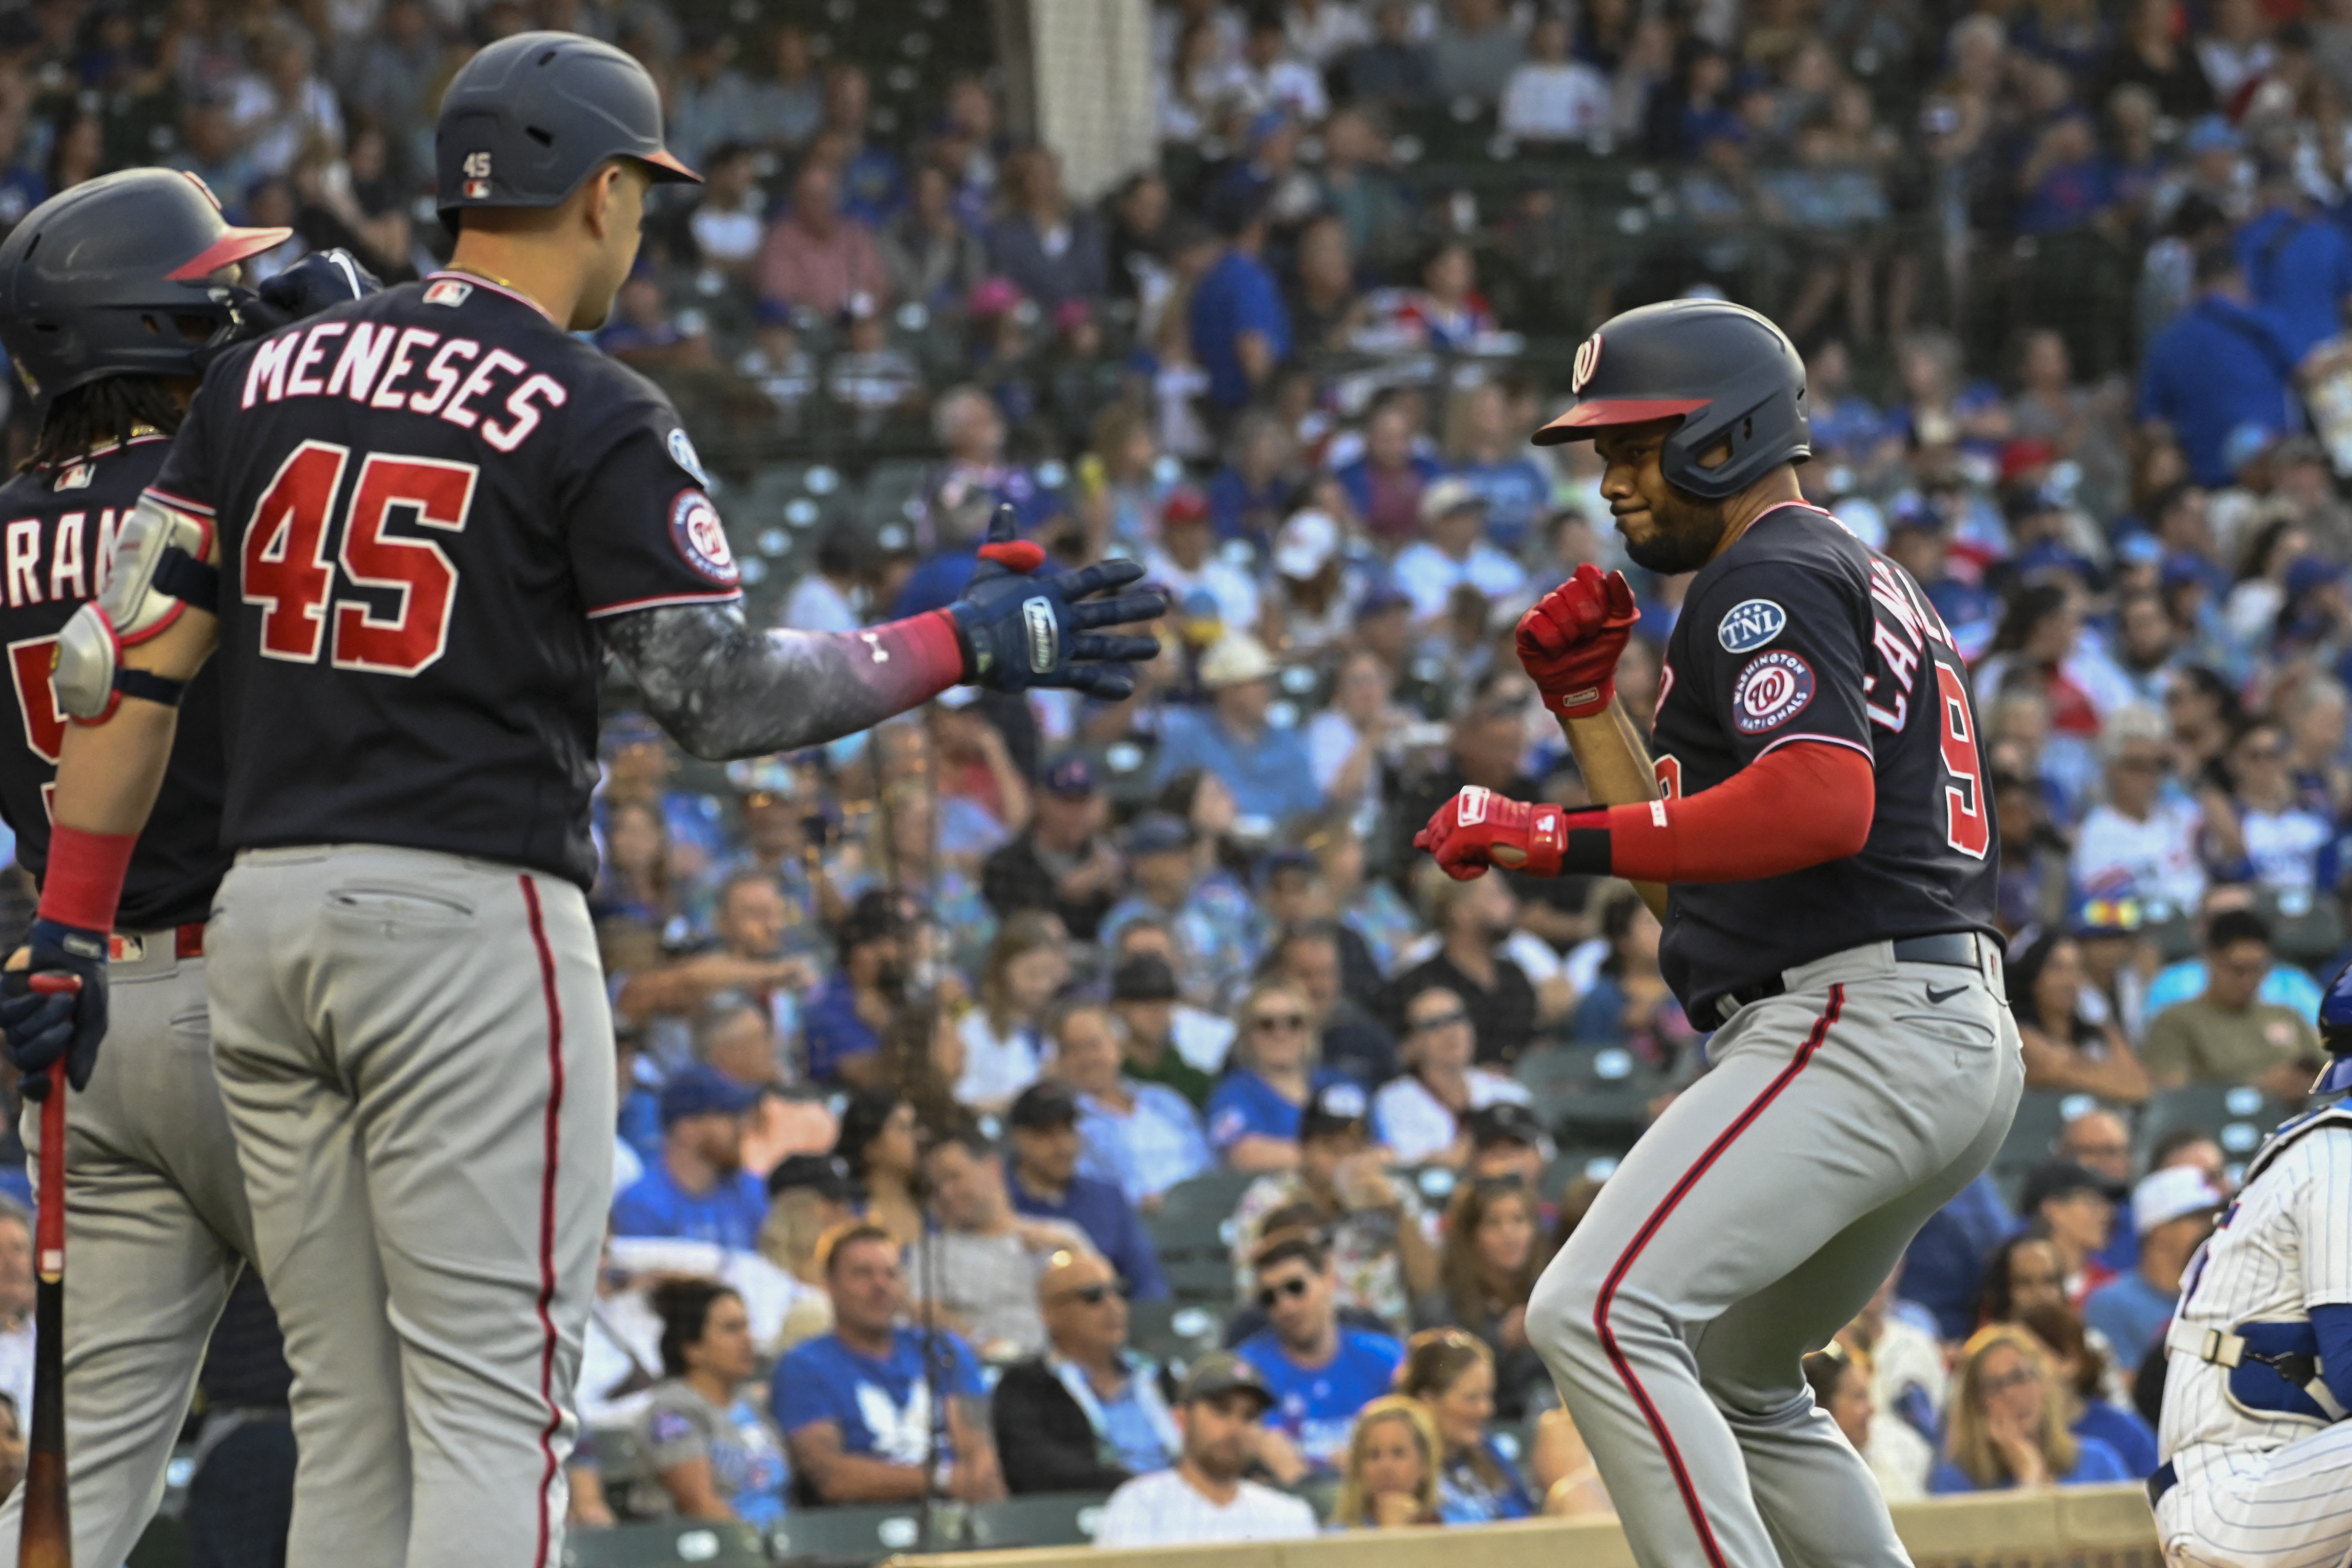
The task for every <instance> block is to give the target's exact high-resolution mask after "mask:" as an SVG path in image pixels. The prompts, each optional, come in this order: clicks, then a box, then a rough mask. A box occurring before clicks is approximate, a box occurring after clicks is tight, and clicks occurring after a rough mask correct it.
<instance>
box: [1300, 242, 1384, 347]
mask: <svg viewBox="0 0 2352 1568" xmlns="http://www.w3.org/2000/svg"><path fill="white" fill-rule="evenodd" d="M1291 274H1292V287H1291V288H1290V289H1289V290H1288V291H1287V293H1286V296H1285V299H1286V305H1287V308H1288V310H1289V313H1290V320H1291V325H1292V327H1293V329H1294V331H1295V332H1296V334H1297V343H1298V347H1299V349H1300V350H1301V351H1303V352H1305V353H1338V352H1340V351H1343V350H1345V349H1346V348H1347V347H1348V346H1349V343H1351V342H1353V341H1354V340H1355V337H1356V335H1357V334H1358V333H1359V332H1360V331H1363V329H1364V325H1365V322H1366V321H1367V320H1368V319H1369V312H1370V301H1369V300H1367V299H1366V298H1365V296H1364V293H1363V290H1362V289H1360V288H1358V287H1357V284H1356V268H1355V258H1354V255H1353V253H1352V251H1351V249H1350V247H1349V237H1348V225H1347V221H1346V220H1345V219H1344V218H1342V217H1341V216H1339V214H1338V213H1335V212H1324V213H1320V214H1318V215H1317V216H1314V217H1312V218H1309V219H1308V220H1307V226H1305V227H1304V228H1302V229H1300V230H1299V232H1298V243H1297V247H1296V249H1295V252H1294V254H1293V256H1292V258H1291Z"/></svg>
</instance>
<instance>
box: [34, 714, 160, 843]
mask: <svg viewBox="0 0 2352 1568" xmlns="http://www.w3.org/2000/svg"><path fill="white" fill-rule="evenodd" d="M179 719H180V710H178V709H176V708H166V707H164V706H163V705H162V704H161V703H156V702H141V701H128V702H125V703H123V704H122V706H121V707H120V708H118V709H116V710H114V713H113V716H112V717H110V718H109V719H108V720H107V721H106V722H104V723H103V724H89V725H84V724H68V725H67V726H66V733H65V744H64V746H63V748H62V749H61V750H60V751H59V752H58V788H57V797H56V808H55V816H56V819H57V821H58V822H59V823H60V824H62V825H64V826H68V827H78V828H80V829H81V830H82V831H83V832H85V833H128V834H136V833H138V831H139V830H140V829H141V828H142V827H144V826H147V814H148V813H149V812H150V811H152V810H153V809H154V806H155V796H156V795H157V793H158V792H159V791H160V790H161V789H162V788H163V771H164V769H165V767H166V766H167V765H169V763H171V760H172V737H173V735H174V734H175V733H176V732H177V731H178V728H179Z"/></svg>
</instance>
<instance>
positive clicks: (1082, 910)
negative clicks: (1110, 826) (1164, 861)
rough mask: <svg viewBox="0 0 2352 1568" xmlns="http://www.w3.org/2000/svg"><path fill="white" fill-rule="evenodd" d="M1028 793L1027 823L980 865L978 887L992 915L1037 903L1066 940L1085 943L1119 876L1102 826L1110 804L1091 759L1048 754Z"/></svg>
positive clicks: (1114, 895)
mask: <svg viewBox="0 0 2352 1568" xmlns="http://www.w3.org/2000/svg"><path fill="white" fill-rule="evenodd" d="M1032 798H1033V801H1034V815H1033V816H1031V817H1030V820H1029V826H1027V827H1025V828H1024V829H1022V831H1021V834H1020V836H1019V837H1016V838H1014V839H1013V840H1012V841H1011V842H1009V843H1007V844H1005V845H1003V847H1000V848H998V849H997V850H996V852H995V853H994V854H992V855H991V856H989V858H988V859H987V861H986V862H985V864H984V865H983V866H982V868H981V891H982V895H983V896H984V897H985V898H986V899H987V900H988V905H989V908H991V909H992V910H995V911H996V914H997V917H998V918H999V919H1000V920H1010V919H1011V918H1012V917H1013V916H1014V915H1016V914H1018V913H1020V912H1021V911H1022V910H1045V911H1046V912H1048V913H1050V914H1054V915H1057V916H1059V917H1060V919H1061V921H1062V926H1063V929H1064V930H1066V931H1068V932H1069V934H1070V938H1071V940H1072V941H1074V942H1093V941H1094V940H1095V938H1096V934H1097V932H1098V931H1100V930H1101V929H1102V921H1103V917H1104V916H1105V915H1106V914H1108V913H1109V912H1110V908H1111V906H1112V905H1113V904H1115V903H1117V902H1118V895H1119V888H1120V886H1121V885H1122V884H1123V883H1124V881H1125V880H1126V876H1127V867H1126V863H1125V862H1124V861H1122V860H1121V859H1120V858H1119V857H1118V851H1117V850H1115V849H1113V848H1112V847H1111V846H1110V840H1109V839H1108V837H1106V836H1105V835H1104V833H1103V825H1104V824H1105V823H1106V822H1107V821H1108V819H1109V816H1110V809H1109V803H1108V802H1107V801H1106V800H1105V799H1104V798H1103V794H1102V790H1101V788H1100V787H1099V786H1098V784H1097V782H1096V779H1095V769H1094V764H1093V763H1090V762H1088V761H1087V759H1086V758H1084V757H1081V756H1064V757H1057V758H1055V760H1054V761H1053V762H1052V763H1049V764H1047V766H1046V768H1045V778H1044V779H1043V780H1042V781H1040V784H1039V787H1038V788H1037V790H1036V791H1035V792H1034V795H1033V797H1032Z"/></svg>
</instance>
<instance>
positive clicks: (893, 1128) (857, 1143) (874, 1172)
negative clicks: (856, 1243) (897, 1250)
mask: <svg viewBox="0 0 2352 1568" xmlns="http://www.w3.org/2000/svg"><path fill="white" fill-rule="evenodd" d="M833 1152H834V1154H835V1157H837V1158H838V1159H840V1160H841V1162H842V1163H844V1164H845V1166H847V1168H848V1172H849V1176H850V1179H851V1180H852V1181H853V1182H855V1183H856V1184H857V1185H858V1188H859V1189H860V1191H861V1192H862V1193H863V1194H864V1198H865V1203H864V1206H863V1208H862V1209H861V1211H860V1214H859V1217H860V1218H862V1219H864V1220H865V1221H866V1222H867V1223H868V1224H871V1225H874V1226H879V1227H880V1228H881V1229H883V1230H885V1231H887V1232H888V1233H889V1234H890V1235H891V1236H893V1237H897V1238H898V1241H899V1242H900V1244H901V1245H903V1246H907V1247H912V1246H913V1245H914V1244H915V1243H916V1242H917V1241H919V1240H920V1239H921V1238H922V1236H923V1233H924V1231H925V1229H926V1228H928V1227H927V1226H926V1224H925V1221H924V1216H923V1205H922V1204H921V1203H920V1202H919V1200H918V1199H917V1197H916V1195H915V1194H916V1191H917V1189H918V1186H919V1184H920V1182H921V1180H922V1146H921V1144H920V1142H919V1141H918V1137H917V1131H916V1122H915V1108H914V1107H913V1106H911V1105H909V1104H908V1103H907V1102H906V1101H905V1100H901V1099H899V1098H898V1096H897V1095H895V1094H892V1093H890V1092H889V1091H888V1090H887V1089H860V1090H858V1091H857V1092H856V1093H854V1094H852V1095H851V1096H850V1097H849V1098H848V1100H846V1101H845V1102H844V1103H843V1105H842V1108H841V1132H840V1136H839V1137H838V1138H836V1139H835V1142H834V1145H833Z"/></svg>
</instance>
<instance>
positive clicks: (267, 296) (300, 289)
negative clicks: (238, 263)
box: [261, 246, 383, 321]
mask: <svg viewBox="0 0 2352 1568" xmlns="http://www.w3.org/2000/svg"><path fill="white" fill-rule="evenodd" d="M382 292H383V280H382V279H379V278H377V277H376V275H375V274H374V273H373V272H370V271H369V270H368V269H367V268H364V267H362V266H361V265H360V260H359V258H358V257H356V256H353V255H352V253H351V252H350V251H348V250H345V249H343V248H342V247H340V246H338V247H336V248H334V249H332V250H314V251H312V252H311V253H310V255H308V256H306V257H304V258H302V259H301V260H299V261H298V262H296V263H295V264H294V265H293V266H291V267H289V268H287V269H286V270H285V271H283V272H281V273H279V274H278V276H277V277H275V278H272V279H270V280H269V281H268V282H267V283H264V284H263V285H262V286H261V297H262V299H263V300H266V301H267V302H268V303H269V304H271V305H273V306H275V307H277V308H278V310H283V311H284V312H285V313H286V319H287V320H288V321H300V320H301V319H302V318H303V317H305V316H315V315H317V314H318V313H319V312H320V311H321V310H328V309H331V308H332V307H333V306H336V305H344V304H349V303H350V302H351V301H352V300H364V299H366V298H367V297H368V296H369V295H371V294H378V293H382Z"/></svg>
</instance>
